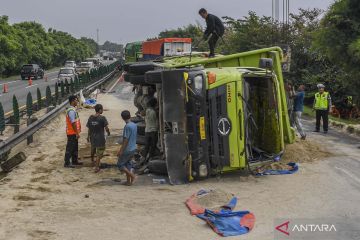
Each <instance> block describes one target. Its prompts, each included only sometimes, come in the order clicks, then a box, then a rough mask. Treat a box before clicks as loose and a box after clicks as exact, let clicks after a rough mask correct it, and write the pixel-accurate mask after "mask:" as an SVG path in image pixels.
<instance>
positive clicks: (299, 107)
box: [293, 85, 306, 140]
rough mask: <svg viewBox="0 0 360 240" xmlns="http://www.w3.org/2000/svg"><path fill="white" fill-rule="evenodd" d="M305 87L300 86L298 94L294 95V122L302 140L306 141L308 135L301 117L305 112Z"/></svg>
mask: <svg viewBox="0 0 360 240" xmlns="http://www.w3.org/2000/svg"><path fill="white" fill-rule="evenodd" d="M304 98H305V86H304V85H300V86H299V88H298V92H296V93H295V95H294V108H293V120H294V124H295V126H296V128H297V130H298V132H299V133H300V135H301V139H302V140H305V139H306V134H305V132H304V129H303V127H302V124H301V115H302V113H303V111H304Z"/></svg>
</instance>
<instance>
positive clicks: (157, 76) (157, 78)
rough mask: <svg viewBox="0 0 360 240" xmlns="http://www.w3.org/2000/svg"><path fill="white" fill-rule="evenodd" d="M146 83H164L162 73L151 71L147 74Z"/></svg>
mask: <svg viewBox="0 0 360 240" xmlns="http://www.w3.org/2000/svg"><path fill="white" fill-rule="evenodd" d="M145 82H146V83H148V84H157V83H162V78H161V71H151V72H147V73H146V74H145Z"/></svg>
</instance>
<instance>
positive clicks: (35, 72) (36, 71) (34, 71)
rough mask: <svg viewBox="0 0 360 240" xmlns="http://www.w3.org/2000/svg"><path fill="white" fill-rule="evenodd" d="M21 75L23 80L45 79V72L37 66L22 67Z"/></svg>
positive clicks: (27, 65)
mask: <svg viewBox="0 0 360 240" xmlns="http://www.w3.org/2000/svg"><path fill="white" fill-rule="evenodd" d="M20 75H21V79H22V80H27V79H29V77H31V78H32V79H35V80H36V79H38V78H43V77H44V70H43V69H42V68H41V67H40V66H39V65H37V64H26V65H23V66H22V68H21V71H20Z"/></svg>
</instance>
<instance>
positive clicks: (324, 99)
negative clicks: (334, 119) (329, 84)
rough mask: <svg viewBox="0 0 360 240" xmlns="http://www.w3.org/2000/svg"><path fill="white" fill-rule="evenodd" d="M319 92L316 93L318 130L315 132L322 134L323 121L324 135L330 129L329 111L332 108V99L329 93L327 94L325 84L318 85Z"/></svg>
mask: <svg viewBox="0 0 360 240" xmlns="http://www.w3.org/2000/svg"><path fill="white" fill-rule="evenodd" d="M317 87H318V89H319V92H317V93H315V99H314V105H313V109H314V110H315V111H316V129H315V132H320V120H321V118H322V120H323V129H324V133H327V132H328V129H329V127H328V126H329V111H330V108H331V97H330V94H329V93H328V92H325V86H324V85H323V84H318V85H317Z"/></svg>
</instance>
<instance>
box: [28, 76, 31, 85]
mask: <svg viewBox="0 0 360 240" xmlns="http://www.w3.org/2000/svg"><path fill="white" fill-rule="evenodd" d="M28 83H29V86H31V85H32V79H31V77H29V81H28Z"/></svg>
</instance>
